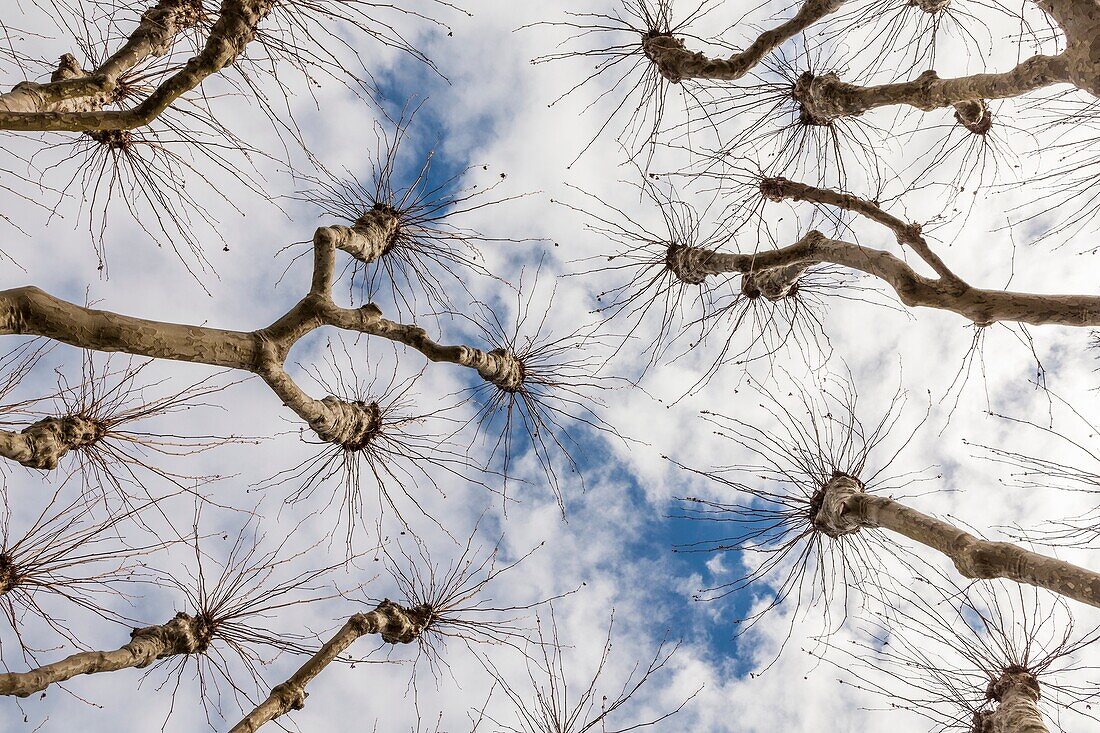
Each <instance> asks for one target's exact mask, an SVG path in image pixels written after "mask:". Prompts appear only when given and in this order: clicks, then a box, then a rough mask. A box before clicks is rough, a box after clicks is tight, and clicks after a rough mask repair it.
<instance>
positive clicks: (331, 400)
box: [310, 395, 382, 451]
mask: <svg viewBox="0 0 1100 733" xmlns="http://www.w3.org/2000/svg"><path fill="white" fill-rule="evenodd" d="M321 404H323V405H324V406H325V408H326V409H325V414H324V416H323V417H322V418H320V419H318V420H316V421H314V422H311V423H310V427H311V428H313V431H314V432H315V433H317V436H318V437H319V438H321V440H324V441H325V442H327V443H336V444H337V445H340V446H342V447H343V448H344V450H348V451H358V450H362V449H363V448H365V447H366V446H367V444H368V443H370V441H371V440H373V439H374V438H375V437H376V436H377V435H378V434H379V433H380V432H381V431H382V410H381V408H380V407H379V406H378V403H377V402H362V401H360V400H355V401H354V402H347V401H345V400H342V399H340V398H339V397H333V396H331V395H330V396H328V397H325V398H324V399H323V400H321Z"/></svg>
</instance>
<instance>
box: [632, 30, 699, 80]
mask: <svg viewBox="0 0 1100 733" xmlns="http://www.w3.org/2000/svg"><path fill="white" fill-rule="evenodd" d="M642 52H643V53H644V54H645V55H646V58H648V59H649V60H650V61H652V62H653V64H654V66H656V67H657V72H658V73H659V74H660V75H661V76H663V77H664V78H665V79H667V80H668V81H669V82H671V83H673V84H679V83H680V82H682V81H683V80H684V74H683V72H682V71H681V66H682V62H683V59H684V57H685V56H687V57H689V58H693V57H698V59H699V60H703V54H701V53H698V52H695V53H692V52H690V51H688V50H687V48H686V47H685V46H684V41H683V39H680V38H676V37H675V36H673V35H672V34H671V33H669V32H667V31H658V30H655V29H650V30H648V31H646V32H645V33H643V34H642Z"/></svg>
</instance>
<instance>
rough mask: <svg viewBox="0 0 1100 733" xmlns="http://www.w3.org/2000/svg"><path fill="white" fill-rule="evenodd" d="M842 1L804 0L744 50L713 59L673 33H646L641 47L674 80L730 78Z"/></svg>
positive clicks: (675, 81)
mask: <svg viewBox="0 0 1100 733" xmlns="http://www.w3.org/2000/svg"><path fill="white" fill-rule="evenodd" d="M843 4H844V0H804V2H803V3H802V5H801V6H800V7H799V9H798V12H797V13H796V14H795V16H794V17H793V18H791V19H790V20H788V21H786V22H785V23H782V24H781V25H778V26H776V27H775V28H772V29H770V30H767V31H764V32H763V33H761V34H760V35H759V36H758V37H757V38H756V40H755V41H753V42H752V44H751V45H750V46H749V47H748V48H746V49H745V50H744V51H741V52H740V53H735V54H733V55H732V56H730V57H729V58H725V59H712V58H708V57H707V56H705V55H703V54H702V53H699V52H697V51H689V50H687V49H686V48H685V47H684V42H683V41H682V40H680V39H678V38H675V37H673V36H672V35H664V34H653V35H650V36H646V37H645V38H643V39H642V48H643V49H644V50H645V54H646V56H647V57H649V59H650V60H651V61H653V63H654V64H655V65H656V66H657V70H658V71H660V73H661V76H663V77H664V78H666V79H668V80H669V81H671V82H673V83H678V82H681V81H683V80H684V79H714V80H720V81H733V80H735V79H740V78H741V77H743V76H744V75H745V74H747V73H748V72H749V71H751V70H752V69H753V67H755V66H756V65H757V64H759V63H760V62H761V61H762V60H763V59H764V57H765V56H767V55H768V54H769V53H771V52H772V51H774V50H775V49H777V48H778V47H779V46H781V45H783V43H784V42H786V41H788V40H790V39H791V38H794V37H795V36H797V35H798V34H799V33H801V32H803V31H804V30H806V29H807V28H809V27H810V26H811V25H813V24H814V23H816V22H817V21H819V20H821V19H822V18H824V17H825V16H826V15H830V14H831V13H835V12H836V11H837V10H839V9H840V7H841V6H842V5H843Z"/></svg>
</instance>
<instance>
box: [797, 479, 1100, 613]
mask: <svg viewBox="0 0 1100 733" xmlns="http://www.w3.org/2000/svg"><path fill="white" fill-rule="evenodd" d="M813 521H814V526H815V527H816V528H817V529H818V530H819V531H821V532H823V533H824V534H826V535H828V536H830V537H840V536H843V535H846V534H851V533H853V532H858V531H859V530H860V529H863V528H881V529H888V530H890V531H892V532H897V533H898V534H901V535H904V536H906V537H908V538H909V539H911V540H913V541H915V542H919V543H920V544H922V545H924V546H926V547H930V548H932V549H934V550H937V551H939V552H941V553H943V554H944V555H946V556H947V557H948V558H949V559H950V560H951V561H952V562H953V563H954V564H955V568H956V569H957V570H958V571H959V572H960V573H961V574H962V575H963V576H964V577H966V578H971V579H990V578H1004V579H1006V580H1012V581H1015V582H1017V583H1027V584H1028V585H1034V586H1037V587H1039V588H1046V589H1047V590H1049V591H1053V592H1054V593H1058V594H1059V595H1062V596H1065V597H1066V598H1072V599H1073V600H1075V601H1080V602H1081V603H1087V604H1088V605H1090V606H1096V607H1098V608H1100V573H1095V572H1093V571H1091V570H1088V569H1086V568H1082V567H1079V566H1077V565H1073V564H1071V563H1068V562H1065V561H1063V560H1058V559H1055V558H1052V557H1047V556H1046V555H1040V554H1038V553H1036V552H1031V551H1030V550H1026V549H1024V548H1022V547H1018V546H1017V545H1013V544H1010V543H1008V542H990V541H988V540H983V539H979V538H978V537H975V536H974V535H972V534H970V533H969V532H966V531H965V530H961V529H959V528H958V527H955V526H954V525H952V524H949V523H947V522H944V521H942V520H939V519H936V518H935V517H930V516H928V515H927V514H923V513H921V512H918V511H917V510H916V509H912V508H910V507H908V506H906V505H904V504H901V503H899V502H897V501H894V500H893V499H889V498H887V497H885V496H874V495H871V494H867V493H865V492H864V491H863V485H862V484H861V483H860V482H859V481H858V480H857V479H855V478H853V477H851V476H845V475H838V476H835V477H834V478H833V479H832V480H831V481H829V483H828V485H827V486H826V488H825V490H824V496H823V497H822V503H821V508H820V509H819V510H818V511H817V513H816V515H815V516H814V520H813Z"/></svg>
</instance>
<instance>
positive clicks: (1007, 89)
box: [792, 56, 1072, 124]
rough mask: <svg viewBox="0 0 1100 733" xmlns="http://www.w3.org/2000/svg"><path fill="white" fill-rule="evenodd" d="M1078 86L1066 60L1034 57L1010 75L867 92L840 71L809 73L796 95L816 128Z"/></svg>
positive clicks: (931, 78)
mask: <svg viewBox="0 0 1100 733" xmlns="http://www.w3.org/2000/svg"><path fill="white" fill-rule="evenodd" d="M1070 81H1072V80H1071V78H1070V76H1069V66H1068V64H1067V63H1066V59H1065V57H1064V56H1032V57H1031V58H1029V59H1027V60H1026V61H1023V62H1021V63H1020V64H1019V65H1018V66H1016V67H1015V68H1014V69H1012V70H1010V71H1006V72H1003V73H999V74H974V75H973V76H963V77H958V78H954V79H941V78H940V77H939V76H938V75H937V74H936V72H935V71H926V72H924V73H923V74H921V75H920V76H918V77H917V78H916V79H913V80H912V81H904V82H897V83H895V84H880V85H878V86H870V87H864V86H859V85H856V84H849V83H847V82H843V81H841V80H840V77H839V76H837V74H836V73H835V72H829V73H827V74H821V75H820V76H815V75H814V74H813V73H811V72H806V73H805V74H803V75H802V76H801V77H800V78H799V80H798V82H797V83H796V84H795V86H794V91H793V92H792V95H793V96H794V98H795V100H796V101H798V102H799V104H801V105H802V108H803V110H805V112H806V114H807V115H808V116H809V119H811V120H812V121H813V122H814V123H815V124H827V123H828V122H830V121H831V120H835V119H837V118H840V117H851V116H854V115H860V114H863V113H864V112H867V111H868V110H872V109H875V108H877V107H887V106H892V105H898V104H905V105H909V106H910V107H915V108H917V109H919V110H923V111H925V112H927V111H931V110H934V109H942V108H944V107H953V106H956V105H959V104H962V103H965V102H972V101H974V100H985V99H1005V98H1008V97H1017V96H1019V95H1021V94H1024V93H1026V92H1030V91H1032V90H1035V89H1041V88H1043V87H1046V86H1050V85H1052V84H1057V83H1059V82H1070Z"/></svg>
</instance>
